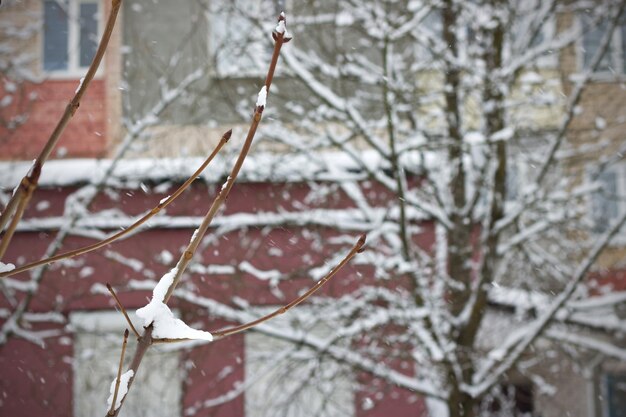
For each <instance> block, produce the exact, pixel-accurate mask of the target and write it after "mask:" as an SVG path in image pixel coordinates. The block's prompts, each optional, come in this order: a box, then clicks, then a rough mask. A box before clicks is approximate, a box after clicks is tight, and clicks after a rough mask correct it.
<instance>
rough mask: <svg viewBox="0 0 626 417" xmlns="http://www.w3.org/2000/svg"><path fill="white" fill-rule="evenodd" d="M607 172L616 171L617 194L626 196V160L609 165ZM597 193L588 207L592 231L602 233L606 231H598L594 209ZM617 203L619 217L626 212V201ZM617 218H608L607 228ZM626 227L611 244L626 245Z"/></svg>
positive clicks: (592, 196) (591, 198)
mask: <svg viewBox="0 0 626 417" xmlns="http://www.w3.org/2000/svg"><path fill="white" fill-rule="evenodd" d="M606 171H607V172H612V173H615V189H616V194H617V195H618V196H626V161H620V162H618V163H615V164H613V165H611V166H609V167H607V168H606ZM599 180H600V179H599V178H598V179H596V181H599ZM596 204H597V202H596V195H595V194H592V195H591V197H590V201H589V204H588V208H589V219H590V221H591V224H592V231H593V233H595V234H598V235H599V234H602V233H604V232H603V231H596V222H597V220H598V219H597V217H596V215H595V213H594V210H595V208H596ZM616 204H617V217H619V216H621V215H623V214H624V212H626V201H619V200H618V201H616ZM615 220H616V218H614V219H607V221H608V223H607V228H608V227H610V225H611V222H613V221H615ZM625 232H626V227H623V228H622V230H621V231H620V232H619V233H618V234H617V235H615V237H614V238H613V240H611V242H610V243H609V245H611V246H622V245H626V233H625Z"/></svg>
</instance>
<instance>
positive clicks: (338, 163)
mask: <svg viewBox="0 0 626 417" xmlns="http://www.w3.org/2000/svg"><path fill="white" fill-rule="evenodd" d="M233 159H234V158H224V157H221V158H220V157H218V158H216V159H215V160H214V161H213V162H212V163H211V165H210V166H209V167H208V168H207V169H206V170H205V171H204V172H203V173H202V175H201V178H203V179H204V180H206V181H208V182H218V181H220V180H221V179H223V177H224V176H226V175H228V172H229V171H230V169H231V167H232V163H233ZM361 160H362V161H364V162H365V163H367V165H368V167H369V168H370V169H382V168H384V161H383V159H382V158H381V157H380V155H378V154H376V153H375V152H364V153H363V154H362V155H361ZM202 161H203V158H200V157H188V158H159V159H157V158H138V159H125V160H121V161H119V162H118V163H117V167H116V169H115V173H114V175H113V177H114V178H115V180H116V181H118V182H119V181H121V182H131V183H132V182H142V181H147V182H157V183H159V182H164V181H184V180H185V179H187V178H188V177H189V176H190V175H191V174H192V173H193V172H194V171H195V170H196V169H197V168H198V167H199V166H200V164H201V163H202ZM111 163H112V161H111V160H109V159H63V160H52V161H49V162H47V163H46V164H45V165H44V167H43V170H42V173H41V179H40V181H39V185H40V186H41V187H55V186H70V185H78V184H84V183H89V182H96V181H98V180H99V179H100V178H101V176H102V175H103V174H104V173H105V172H106V170H107V169H108V168H109V167H110V165H111ZM31 165H32V162H30V161H28V162H26V161H6V162H0V188H5V189H12V188H14V187H15V186H16V185H17V184H18V183H19V181H20V180H21V179H22V177H23V176H24V175H25V174H26V172H27V171H28V169H29V168H30V166H31ZM363 176H364V174H363V173H362V170H361V169H360V167H359V166H358V165H357V164H356V163H355V162H354V161H353V160H352V159H351V158H350V157H349V156H347V155H345V154H342V153H334V152H333V153H331V152H329V153H319V154H316V155H315V157H311V156H307V155H302V154H299V155H294V154H277V155H274V154H268V153H263V154H256V155H253V156H249V157H248V158H247V159H246V162H245V163H244V165H243V169H242V171H241V174H240V176H239V181H242V182H265V181H272V182H296V181H307V180H319V181H342V180H354V179H358V178H362V177H363Z"/></svg>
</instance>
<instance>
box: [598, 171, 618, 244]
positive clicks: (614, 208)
mask: <svg viewBox="0 0 626 417" xmlns="http://www.w3.org/2000/svg"><path fill="white" fill-rule="evenodd" d="M598 181H599V182H600V184H601V185H602V189H601V190H599V191H598V192H597V193H596V194H595V195H594V198H593V220H594V231H595V232H599V233H601V232H604V231H606V230H607V229H608V227H609V226H610V225H611V220H613V219H615V218H616V217H617V214H618V211H619V207H618V202H617V199H616V195H617V175H616V173H615V171H604V172H602V173H601V174H600V176H599V177H598Z"/></svg>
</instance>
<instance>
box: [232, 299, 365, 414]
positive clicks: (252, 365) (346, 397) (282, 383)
mask: <svg viewBox="0 0 626 417" xmlns="http://www.w3.org/2000/svg"><path fill="white" fill-rule="evenodd" d="M276 308H278V306H276V307H258V308H254V311H255V313H256V314H258V315H259V316H261V315H263V314H266V313H269V312H270V311H274V310H275V309H276ZM299 309H300V311H299V312H298V313H299V314H302V313H303V311H304V312H305V315H306V314H307V313H308V314H312V313H313V312H312V311H311V309H309V308H307V307H306V306H303V307H299ZM290 319H292V318H291V317H290V314H286V315H284V316H279V317H275V318H274V319H273V320H272V324H273V325H277V324H278V325H285V326H289V320H290ZM328 331H332V329H324V328H322V326H314V328H313V329H312V330H307V332H310V333H312V334H313V335H317V336H325V335H327V333H328ZM244 337H245V339H244V340H245V342H244V343H245V352H244V357H245V358H246V366H245V382H244V383H245V384H247V387H246V391H245V394H244V408H245V412H244V415H245V416H246V417H267V416H275V415H278V414H280V415H281V416H284V417H304V416H309V415H316V416H321V417H328V416H329V415H328V414H321V415H320V414H317V410H314V408H315V407H316V405H317V404H318V403H319V402H320V401H327V400H328V399H329V397H330V401H332V402H334V403H336V404H341V410H334V412H333V414H331V417H337V416H339V417H344V416H356V415H357V409H356V402H355V398H356V393H355V391H354V390H353V386H354V383H353V381H352V379H351V378H349V377H345V376H343V377H339V378H335V379H333V392H332V394H330V395H329V396H326V397H321V396H320V393H319V392H318V390H317V389H321V390H323V387H316V386H314V385H313V383H312V384H311V385H310V386H305V387H304V388H303V390H302V391H301V392H300V393H299V394H298V398H299V399H306V401H307V404H303V405H302V408H298V407H295V408H291V407H290V408H289V410H288V411H287V412H286V414H285V413H282V411H281V412H280V413H277V412H276V410H275V408H274V406H275V404H272V400H271V398H268V397H267V396H268V392H271V391H272V390H274V392H276V391H279V392H280V391H282V390H288V389H289V388H290V387H291V386H292V385H293V378H294V377H293V372H294V369H295V370H296V371H298V370H303V369H302V368H301V367H300V366H299V365H296V366H297V367H296V368H294V369H291V372H290V376H289V377H287V378H281V370H284V369H285V368H286V367H287V368H288V367H289V364H290V359H289V357H288V353H289V352H287V350H291V349H294V348H295V349H301V348H300V347H297V346H294V344H292V343H290V342H288V341H284V340H279V339H277V338H274V337H271V336H268V335H264V334H262V333H260V332H254V331H251V332H247V333H246V334H245V336H244ZM259 352H261V353H262V354H263V353H267V354H271V356H272V361H271V362H270V363H267V362H265V361H262V360H260V359H255V354H257V355H258V354H259ZM292 353H293V352H292ZM294 354H296V355H298V356H299V355H305V356H306V355H307V354H309V353H308V352H307V349H306V348H302V351H299V350H298V352H296V353H294ZM303 360H305V359H303ZM274 361H275V363H272V362H274ZM331 362H332V359H330V358H328V359H325V360H324V363H323V364H330V363H331ZM291 364H292V365H293V362H291ZM303 371H305V372H306V371H307V370H306V369H304V370H303ZM318 372H319V371H318ZM282 376H284V375H282ZM307 383H308V382H307ZM277 385H278V386H277ZM322 385H323V384H322ZM270 395H271V394H270ZM266 398H267V399H268V402H267V404H266V406H267V409H265V413H264V410H263V406H264V404H261V406H259V403H258V401H259V399H260V401H261V402H263V400H264V399H266Z"/></svg>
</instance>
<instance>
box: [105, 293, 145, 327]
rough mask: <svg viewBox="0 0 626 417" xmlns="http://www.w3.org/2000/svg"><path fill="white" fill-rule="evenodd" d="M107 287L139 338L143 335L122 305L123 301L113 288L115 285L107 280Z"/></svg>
mask: <svg viewBox="0 0 626 417" xmlns="http://www.w3.org/2000/svg"><path fill="white" fill-rule="evenodd" d="M107 289H108V290H109V292H110V293H111V295H112V296H113V298H114V299H115V302H116V303H117V306H118V307H119V309H120V311H121V312H122V314H123V315H124V318H125V319H126V321H127V322H128V325H129V326H130V329H131V330H132V331H133V333H135V336H137V339H139V338H140V337H141V335H140V334H139V332H138V331H137V329H135V326H133V322H132V321H131V320H130V317H128V313H127V312H126V309H125V308H124V306H123V305H122V302H121V301H120V299H119V298H118V297H117V294H115V291H114V290H113V287H111V284H109V283H108V282H107Z"/></svg>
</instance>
